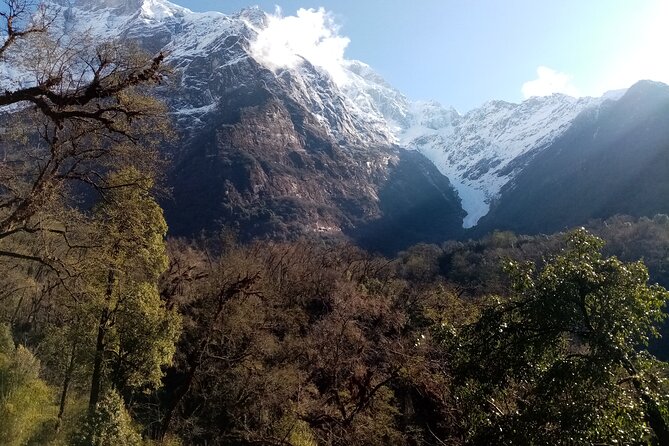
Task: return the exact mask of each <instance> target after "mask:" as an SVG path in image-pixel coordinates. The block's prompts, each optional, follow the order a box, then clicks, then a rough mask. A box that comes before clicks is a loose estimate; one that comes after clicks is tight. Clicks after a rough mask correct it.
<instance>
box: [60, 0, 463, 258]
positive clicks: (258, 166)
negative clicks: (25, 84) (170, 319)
mask: <svg viewBox="0 0 669 446" xmlns="http://www.w3.org/2000/svg"><path fill="white" fill-rule="evenodd" d="M59 3H60V4H61V5H62V7H63V9H64V13H63V14H62V19H61V20H60V21H59V23H58V26H60V27H62V29H64V30H65V31H66V32H67V33H68V34H69V35H75V34H82V33H89V34H90V35H92V36H97V37H100V38H107V39H127V40H131V41H135V42H137V43H139V44H140V45H141V46H143V47H144V48H146V49H147V50H148V51H150V52H157V51H160V50H162V51H166V52H167V53H168V54H169V56H168V61H169V63H170V64H172V65H173V66H174V67H175V68H176V70H177V73H178V75H179V78H178V83H177V85H176V86H174V87H172V89H171V90H166V91H163V92H162V94H163V97H164V98H165V100H166V101H167V102H168V104H169V106H170V110H171V111H172V113H173V116H174V118H175V123H176V127H177V130H178V132H179V134H180V141H179V144H176V145H175V146H174V147H171V148H170V149H169V156H170V157H171V158H172V163H171V165H172V168H171V171H170V172H169V175H168V181H169V185H170V186H171V187H172V190H173V196H172V199H170V200H168V201H166V202H165V203H164V206H165V208H166V213H167V217H168V223H169V224H170V228H171V231H172V233H173V234H184V235H186V234H194V233H197V232H199V231H200V230H202V229H207V230H216V229H218V228H220V226H221V225H231V226H234V227H236V228H237V229H238V230H239V232H240V235H241V236H242V237H243V238H249V237H264V236H271V237H279V238H281V237H286V236H295V235H299V234H304V233H318V234H329V235H335V236H336V235H338V234H346V235H348V236H351V237H353V238H355V239H358V240H360V237H365V238H366V239H369V234H371V232H370V228H372V227H373V228H379V227H383V228H387V229H388V230H390V229H392V230H393V231H396V232H395V233H394V234H393V236H392V237H391V238H393V239H394V244H393V247H392V249H400V248H402V247H403V246H407V243H409V242H402V240H407V241H408V240H412V241H414V242H417V241H420V240H422V239H434V240H443V239H445V238H448V237H453V236H457V234H459V232H460V231H461V226H462V218H463V216H464V213H463V211H462V209H461V206H460V201H459V199H458V198H457V195H456V193H455V191H454V190H453V188H452V186H451V185H450V184H449V181H448V180H447V179H446V178H445V177H443V176H442V175H441V174H440V173H439V172H438V170H437V169H436V168H435V167H434V166H432V165H431V164H430V163H429V162H427V160H425V158H423V157H422V156H416V155H415V154H407V153H405V152H404V151H403V150H402V149H400V148H399V147H398V146H397V145H396V144H395V143H396V141H397V139H396V137H395V135H394V134H393V132H392V130H391V129H390V127H389V126H388V124H387V121H386V120H385V118H384V113H383V112H382V111H379V110H378V109H377V106H376V102H375V101H373V100H372V99H371V97H370V93H369V92H368V91H367V87H369V88H371V89H377V90H378V89H381V87H378V85H379V82H381V81H380V80H379V79H375V82H373V83H372V82H369V85H367V86H366V85H364V83H365V80H364V79H365V76H371V75H372V74H371V73H372V72H371V70H370V69H369V68H368V67H366V66H365V65H364V64H362V63H351V64H350V69H348V68H347V69H346V76H350V78H351V79H352V80H353V81H352V82H347V85H348V88H344V87H342V86H341V85H337V84H336V83H335V81H334V79H333V78H332V76H331V75H330V74H329V73H327V72H326V71H325V70H323V69H321V68H319V67H317V66H315V65H313V64H312V63H310V62H309V61H308V60H302V61H301V63H299V64H297V65H295V66H294V67H290V68H281V69H277V68H276V67H271V66H268V65H267V64H266V63H264V61H263V60H262V59H261V58H258V57H256V56H255V54H254V50H253V47H252V45H253V42H254V41H255V40H256V39H257V37H258V33H259V32H261V31H262V30H263V29H264V27H265V26H267V20H268V16H267V15H266V14H265V13H263V12H262V11H260V10H258V9H255V8H251V9H246V10H243V11H241V12H240V13H238V14H236V15H231V16H227V15H224V14H220V13H194V12H191V11H189V10H187V9H185V8H181V7H179V6H176V5H174V4H172V3H169V2H167V1H163V0H94V1H91V0H86V1H84V0H71V1H67V0H59ZM355 89H357V90H358V91H357V94H356V93H355V92H354V90H355ZM383 89H384V93H385V92H389V91H392V89H391V88H390V87H388V86H385V87H383ZM397 97H398V100H403V97H402V96H401V95H400V94H399V93H397ZM389 109H390V107H389ZM389 190H392V191H393V193H388V191H389ZM423 197H430V198H431V199H430V201H429V203H427V204H426V205H427V206H428V207H429V209H428V210H425V209H422V208H421V209H422V212H429V213H430V214H431V215H433V216H434V218H436V219H438V220H439V221H440V223H441V224H440V225H439V226H434V225H426V224H423V225H422V226H420V227H418V226H411V225H410V226H411V227H407V226H406V225H404V224H398V223H397V221H403V219H406V211H407V208H406V207H405V206H399V205H398V204H397V203H411V204H414V203H425V201H424V199H423ZM419 207H420V206H419ZM405 231H406V232H407V235H406V236H404V235H402V234H403V232H405ZM377 235H378V234H377ZM375 240H377V241H378V243H367V245H368V246H370V247H372V248H375V249H382V250H385V251H388V250H389V249H390V248H389V246H390V245H388V244H387V243H386V240H384V238H383V237H376V238H375Z"/></svg>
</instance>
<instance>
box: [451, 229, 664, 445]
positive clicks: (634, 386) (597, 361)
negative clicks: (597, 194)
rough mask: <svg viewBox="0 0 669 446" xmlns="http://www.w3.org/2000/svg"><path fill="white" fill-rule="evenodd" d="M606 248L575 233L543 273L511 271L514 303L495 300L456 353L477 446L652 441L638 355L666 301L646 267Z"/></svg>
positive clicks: (519, 267) (516, 266) (512, 266)
mask: <svg viewBox="0 0 669 446" xmlns="http://www.w3.org/2000/svg"><path fill="white" fill-rule="evenodd" d="M602 247H603V241H602V240H601V239H598V238H597V237H594V236H592V235H590V234H589V233H587V232H586V231H585V230H577V231H574V232H572V233H571V234H570V235H569V237H568V240H567V249H566V250H565V251H564V252H563V253H561V254H560V255H558V256H556V257H555V258H553V259H552V260H551V261H549V262H548V263H547V264H546V265H545V266H544V267H543V269H541V270H540V271H536V270H535V268H534V266H533V265H532V264H531V263H524V264H522V263H517V262H513V261H508V262H507V265H506V268H507V270H508V271H509V274H510V275H511V278H512V283H513V290H514V295H513V296H512V297H511V298H509V299H503V298H497V297H493V298H491V299H490V300H489V302H488V304H487V305H486V307H485V308H484V310H483V312H482V315H481V317H480V319H479V320H478V321H477V322H476V323H475V324H473V325H472V326H471V327H470V328H469V329H467V330H465V331H464V332H463V335H462V336H461V338H460V339H459V340H458V342H459V343H460V344H459V345H458V346H457V348H455V357H456V358H457V362H458V363H459V368H458V369H457V372H456V376H457V377H458V378H459V379H460V380H461V383H462V384H461V390H460V392H462V395H464V396H465V397H466V398H468V399H469V401H470V403H471V404H472V406H471V416H472V417H473V418H472V424H473V425H475V426H476V428H475V429H474V431H473V432H471V434H472V435H473V436H474V438H476V439H477V440H476V441H479V442H484V443H485V442H488V443H495V444H511V443H515V442H521V443H525V442H529V443H530V444H533V443H539V444H551V443H554V442H559V441H560V438H572V441H574V442H577V443H597V442H604V443H609V442H613V443H620V442H622V443H624V444H628V443H631V442H638V441H639V439H641V438H645V439H646V440H647V441H650V439H651V437H652V436H651V435H650V429H649V425H648V424H646V423H647V420H648V419H649V418H648V417H649V416H651V415H652V413H653V411H654V410H655V409H654V408H653V407H654V405H656V404H657V403H656V402H652V401H649V399H648V398H647V395H648V390H647V389H646V388H645V387H644V386H645V385H644V384H642V383H641V382H640V381H639V379H640V378H639V376H641V375H640V373H641V372H640V370H641V367H642V364H643V361H642V359H641V357H640V356H639V354H638V349H639V348H643V347H644V346H646V345H647V344H648V341H649V338H650V337H651V336H654V335H656V334H657V324H658V323H659V322H661V321H662V320H663V319H664V317H665V315H664V313H663V312H662V308H663V306H664V303H665V301H666V300H667V299H668V298H669V293H667V291H666V290H664V289H663V288H662V287H660V286H657V285H648V283H647V281H648V273H647V270H646V268H645V267H644V265H643V264H642V263H640V262H636V263H627V264H626V263H623V262H621V261H619V260H618V259H616V258H615V257H609V258H606V257H604V256H602V254H601V249H602ZM651 362H652V361H651ZM474 420H476V421H474ZM651 425H652V423H651ZM655 433H656V434H658V433H657V432H655ZM658 435H659V434H658ZM495 439H496V440H495Z"/></svg>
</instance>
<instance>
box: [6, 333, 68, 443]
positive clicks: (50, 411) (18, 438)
mask: <svg viewBox="0 0 669 446" xmlns="http://www.w3.org/2000/svg"><path fill="white" fill-rule="evenodd" d="M39 369H40V363H39V360H38V359H37V358H35V356H34V355H33V354H32V353H31V352H30V351H29V350H28V349H26V348H25V347H23V346H21V345H19V346H18V347H16V348H15V347H14V343H13V341H12V339H11V334H10V333H9V329H8V327H7V326H6V325H0V438H1V439H2V444H3V445H7V446H14V445H16V446H19V445H25V444H29V443H30V442H31V439H33V438H34V437H36V436H37V435H39V433H40V432H41V430H42V429H43V428H44V427H45V426H46V425H47V424H48V423H49V422H51V421H53V420H54V418H55V410H56V408H55V407H54V406H53V404H52V397H53V395H52V392H51V389H49V387H48V386H47V384H46V383H45V382H44V381H42V380H40V379H39V377H38V375H39Z"/></svg>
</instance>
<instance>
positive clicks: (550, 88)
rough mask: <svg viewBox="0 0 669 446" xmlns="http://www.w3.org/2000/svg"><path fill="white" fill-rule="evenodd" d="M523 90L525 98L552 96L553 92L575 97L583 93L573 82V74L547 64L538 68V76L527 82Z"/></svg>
mask: <svg viewBox="0 0 669 446" xmlns="http://www.w3.org/2000/svg"><path fill="white" fill-rule="evenodd" d="M521 92H522V93H523V97H524V98H525V99H527V98H530V97H532V96H550V95H552V94H553V93H563V94H566V95H569V96H574V97H578V96H581V93H580V92H579V91H578V89H577V88H576V87H575V86H574V85H573V84H572V76H571V75H569V74H567V73H561V72H559V71H556V70H554V69H552V68H548V67H545V66H540V67H538V68H537V78H536V79H534V80H531V81H527V82H525V83H524V84H523V86H522V88H521Z"/></svg>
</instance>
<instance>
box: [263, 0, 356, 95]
mask: <svg viewBox="0 0 669 446" xmlns="http://www.w3.org/2000/svg"><path fill="white" fill-rule="evenodd" d="M349 43H350V39H349V38H348V37H344V36H340V35H339V27H338V26H337V24H336V23H335V22H334V19H333V17H332V14H331V13H329V12H327V11H326V10H325V9H324V8H319V9H304V8H300V9H299V10H298V11H297V14H296V15H295V16H285V17H284V16H283V14H282V13H281V10H280V9H278V8H277V10H276V12H275V13H274V14H272V15H269V16H268V20H267V26H266V27H265V28H263V29H261V30H259V31H258V36H257V38H256V39H255V40H254V41H253V42H252V44H251V54H252V55H253V57H254V58H255V59H256V60H258V61H259V62H261V63H263V64H264V65H266V66H267V67H269V68H271V69H278V68H294V67H296V66H297V65H298V64H300V63H301V61H302V59H303V58H304V59H306V60H308V61H309V62H311V63H312V64H313V65H315V66H317V67H320V68H322V69H324V70H326V71H327V72H328V73H329V74H330V75H331V76H332V78H333V80H334V81H335V82H336V83H337V84H340V85H342V84H345V83H346V80H347V76H346V72H345V70H344V68H343V66H344V63H345V58H344V52H345V50H346V47H347V46H348V44H349Z"/></svg>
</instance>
